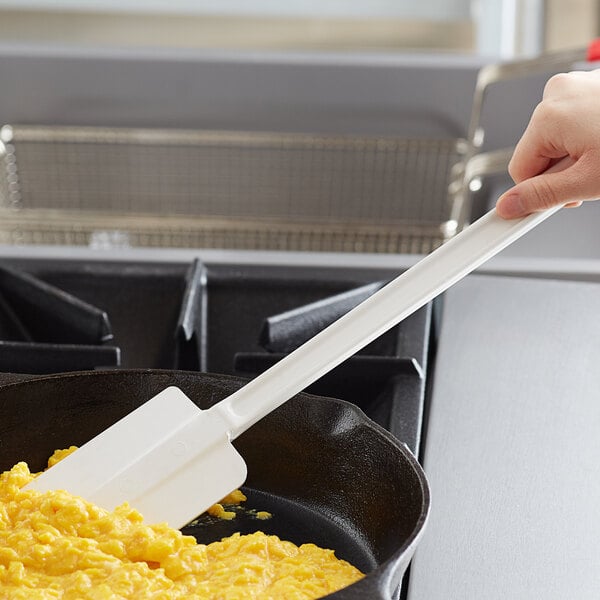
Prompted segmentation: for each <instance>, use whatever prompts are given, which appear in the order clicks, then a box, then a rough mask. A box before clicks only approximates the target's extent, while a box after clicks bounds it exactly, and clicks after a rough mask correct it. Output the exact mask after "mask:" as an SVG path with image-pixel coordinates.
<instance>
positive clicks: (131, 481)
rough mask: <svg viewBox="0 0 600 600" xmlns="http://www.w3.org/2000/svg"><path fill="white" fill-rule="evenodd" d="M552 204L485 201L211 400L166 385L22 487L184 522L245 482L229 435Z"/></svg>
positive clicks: (485, 256)
mask: <svg viewBox="0 0 600 600" xmlns="http://www.w3.org/2000/svg"><path fill="white" fill-rule="evenodd" d="M557 210H558V208H552V209H550V210H547V211H545V212H539V213H534V214H531V215H529V216H527V217H524V218H521V219H516V220H511V221H506V220H504V219H502V218H500V217H499V216H498V215H497V214H496V212H495V209H494V210H492V211H490V212H489V213H487V214H486V215H484V216H483V217H482V218H481V219H479V220H478V221H476V222H475V223H474V224H473V225H471V226H470V227H468V228H467V229H465V230H464V231H463V232H461V233H460V234H458V235H457V236H456V237H454V238H453V239H451V240H450V241H448V242H446V243H445V244H444V245H443V246H441V247H440V248H438V249H437V250H435V251H434V252H432V253H431V254H429V255H428V256H426V257H425V258H424V259H422V260H421V261H420V262H418V263H417V264H416V265H414V266H413V267H412V268H410V269H408V270H407V271H406V272H404V273H403V274H402V275H400V276H399V277H397V278H396V279H394V280H393V281H392V282H390V283H389V284H388V285H386V286H385V287H383V288H382V289H381V290H380V291H378V292H377V293H375V294H374V295H373V296H371V297H370V298H369V299H367V300H365V301H364V302H363V303H362V304H360V305H359V306H357V307H356V308H355V309H353V310H352V311H350V312H349V313H347V314H346V315H344V316H343V317H342V318H340V319H339V320H338V321H336V322H335V323H333V324H332V325H330V326H329V327H327V328H326V329H324V330H323V331H322V332H321V333H319V334H318V335H316V336H315V337H314V338H312V339H310V340H309V341H308V342H306V343H305V344H303V345H302V346H300V347H299V348H298V349H297V350H295V351H294V352H292V353H291V354H289V355H288V356H286V357H285V358H284V359H283V360H281V361H280V362H278V363H277V364H275V365H274V366H273V367H271V368H270V369H269V370H268V371H265V372H264V373H263V374H262V375H260V376H259V377H257V378H256V379H254V380H252V381H251V382H250V383H248V384H246V385H245V386H244V387H242V388H241V389H240V390H238V391H237V392H235V393H234V394H232V395H231V396H229V397H228V398H226V399H225V400H223V401H221V402H219V403H218V404H216V405H214V406H213V407H211V408H210V409H208V410H200V409H199V408H197V407H196V405H195V404H194V403H193V402H192V401H191V400H189V399H188V398H187V397H186V396H185V395H184V394H183V392H181V391H180V390H178V389H177V388H173V387H171V388H168V389H166V390H164V391H163V392H161V393H160V394H159V395H158V396H155V397H154V398H152V399H151V400H149V401H148V402H147V403H145V404H144V405H142V406H141V407H140V408H138V409H137V410H135V411H133V412H132V413H130V414H129V415H128V416H126V417H125V418H124V419H122V420H121V421H119V422H118V423H116V424H115V425H113V426H112V427H110V428H109V429H107V430H106V431H104V432H103V433H101V434H100V435H98V436H97V437H96V438H94V439H93V440H91V441H90V442H88V443H87V444H85V445H83V446H82V447H81V448H80V449H79V450H76V451H75V452H74V453H73V454H71V455H70V456H68V457H67V458H65V459H64V460H62V461H61V462H59V463H58V464H57V465H55V466H54V467H52V468H51V469H49V470H48V471H46V472H45V473H43V474H42V475H40V476H39V477H38V478H37V479H36V480H35V481H34V482H32V483H31V484H29V486H28V487H31V488H34V489H37V490H50V489H66V490H68V491H69V492H71V493H74V494H77V495H80V496H83V497H84V498H86V499H87V500H90V501H93V502H95V503H97V504H99V505H100V506H102V507H104V508H107V509H112V508H114V507H115V506H117V505H119V504H121V503H122V502H125V501H128V502H129V503H130V504H131V505H132V506H133V507H135V508H137V509H138V510H139V511H140V512H141V513H142V514H143V515H144V517H145V519H146V521H147V522H159V521H167V522H168V523H169V525H171V526H173V527H176V528H179V527H182V526H183V525H185V524H186V523H188V522H189V521H191V520H192V519H193V518H195V517H196V516H197V515H199V514H200V513H201V512H203V511H204V510H206V509H207V508H208V507H209V506H210V505H211V504H214V503H215V502H218V501H219V500H220V499H221V498H222V497H223V496H225V495H226V494H227V493H229V492H230V491H232V490H233V489H235V488H237V487H239V486H240V485H241V484H242V483H243V482H244V480H245V478H246V465H245V463H244V460H243V459H242V457H241V456H240V455H239V454H238V453H237V451H236V450H235V449H234V447H233V446H232V444H231V440H233V439H235V438H236V437H237V436H238V435H240V434H241V433H242V432H244V431H245V430H246V429H248V428H249V427H251V426H252V425H253V424H254V423H256V422H257V421H258V420H259V419H262V418H263V417H264V416H265V415H267V414H268V413H269V412H271V411H272V410H274V409H275V408H277V407H278V406H280V405H281V404H283V403H284V402H285V401H286V400H288V399H289V398H291V397H292V396H294V395H295V394H296V393H298V392H300V391H302V390H303V389H304V388H306V387H307V386H308V385H310V384H311V383H313V382H314V381H316V380H317V379H319V378H320V377H321V376H322V375H324V374H325V373H327V372H328V371H330V370H331V369H333V368H334V367H335V366H337V365H338V364H339V363H341V362H342V361H344V360H345V359H347V358H348V357H350V356H351V355H353V354H354V353H356V352H357V351H358V350H360V349H361V348H363V347H364V346H366V345H367V344H369V343H370V342H371V341H373V340H374V339H376V338H377V337H379V336H380V335H381V334H383V333H384V332H386V331H387V330H388V329H390V328H391V327H393V326H394V325H396V324H397V323H399V322H400V321H402V320H403V319H404V318H406V317H408V316H409V315H410V314H412V313H413V312H415V311H416V310H417V309H419V308H420V307H422V306H423V305H424V304H426V303H427V302H429V301H430V300H432V299H433V298H435V297H436V296H437V295H438V294H440V293H441V292H443V291H444V290H446V289H447V288H449V287H450V286H451V285H452V284H454V283H455V282H457V281H458V280H459V279H461V278H462V277H464V276H465V275H467V274H468V273H470V272H471V271H472V270H473V269H475V268H477V267H478V266H480V265H481V264H482V263H484V262H485V261H486V260H488V259H489V258H491V257H492V256H494V255H495V254H497V253H498V252H499V251H500V250H502V249H503V248H505V247H506V246H508V245H509V244H510V243H512V242H514V241H515V240H516V239H518V238H519V237H521V236H522V235H523V234H524V233H526V232H527V231H529V230H530V229H532V228H533V227H535V226H536V225H537V224H538V223H541V222H542V221H544V220H545V219H547V218H548V217H549V216H550V215H552V214H553V213H554V212H556V211H557Z"/></svg>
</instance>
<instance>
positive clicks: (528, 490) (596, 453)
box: [409, 277, 600, 600]
mask: <svg viewBox="0 0 600 600" xmlns="http://www.w3.org/2000/svg"><path fill="white" fill-rule="evenodd" d="M599 306H600V285H597V284H590V283H579V282H556V281H532V280H522V279H512V278H496V277H494V278H491V277H471V278H468V279H466V280H464V281H463V282H461V283H459V284H457V285H456V286H455V287H454V288H452V289H451V290H450V291H449V292H447V293H446V296H445V302H444V308H443V313H442V318H441V323H442V324H441V334H440V342H439V347H438V353H437V358H436V369H435V383H434V389H433V398H432V402H431V411H430V416H429V426H428V430H427V437H426V444H425V448H426V450H425V457H424V465H425V470H426V472H427V474H428V476H429V478H430V482H431V488H432V498H433V502H432V515H431V519H430V523H429V526H428V529H427V531H426V533H425V536H424V538H423V541H422V544H421V545H420V547H419V548H418V550H417V553H416V555H415V559H414V561H413V565H412V569H411V579H410V593H409V600H447V599H448V598H460V599H461V600H481V599H482V598H485V599H486V600H495V599H498V600H500V599H502V600H505V599H506V598H515V599H519V600H521V599H523V600H525V599H527V600H529V599H531V598H544V600H564V599H565V598H577V600H595V599H596V598H598V590H600V568H599V565H600V546H599V544H598V540H599V539H600V515H599V513H598V506H599V505H600V461H599V460H598V459H599V457H600V436H599V435H598V431H600V369H598V364H600V345H599V344H598V340H600V320H599V319H598V307H599Z"/></svg>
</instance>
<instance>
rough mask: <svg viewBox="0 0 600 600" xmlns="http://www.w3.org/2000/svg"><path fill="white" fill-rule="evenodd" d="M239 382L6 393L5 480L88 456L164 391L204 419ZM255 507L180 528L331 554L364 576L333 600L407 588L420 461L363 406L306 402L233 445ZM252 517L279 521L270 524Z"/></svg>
mask: <svg viewBox="0 0 600 600" xmlns="http://www.w3.org/2000/svg"><path fill="white" fill-rule="evenodd" d="M244 383H245V381H244V380H243V379H239V378H234V377H230V376H223V375H210V374H202V373H195V372H185V371H157V370H115V371H106V372H91V371H90V372H80V373H72V374H64V375H54V376H48V377H43V378H36V379H31V380H27V381H22V382H19V383H13V384H8V385H5V386H3V387H0V469H2V470H6V469H8V468H10V467H12V465H13V464H15V463H16V462H18V461H19V460H26V461H27V462H28V463H29V466H30V468H31V469H32V470H39V469H42V468H44V467H45V464H46V461H47V458H48V456H50V454H51V453H52V452H53V451H54V450H55V449H56V448H64V447H68V446H70V445H72V444H74V445H81V444H83V443H84V442H86V441H87V440H88V439H90V438H92V437H94V436H95V435H97V434H98V433H99V432H101V431H103V430H104V429H105V428H106V427H108V426H110V425H111V424H112V423H114V422H115V421H117V420H118V419H120V418H121V417H123V416H124V415H126V414H127V413H129V412H130V411H131V410H133V409H135V408H137V407H138V406H139V405H140V404H142V403H143V402H145V401H146V400H147V399H149V398H151V397H152V396H154V395H155V394H156V393H158V392H159V391H161V390H162V389H164V388H165V387H167V386H168V385H175V386H177V387H179V388H181V389H182V390H183V391H184V393H186V394H187V395H188V396H189V397H190V398H191V399H192V400H193V401H194V402H195V403H196V404H197V405H198V406H199V407H201V408H207V407H209V406H211V405H212V404H214V403H216V402H218V401H219V400H221V399H222V398H225V397H226V396H228V395H229V394H231V393H232V392H233V391H234V390H236V389H238V388H239V387H240V386H241V385H243V384H244ZM235 445H236V448H237V449H238V450H239V451H240V452H241V453H243V456H244V457H245V459H246V462H247V464H248V470H249V476H248V480H247V485H246V486H245V487H244V488H243V491H244V492H245V493H246V494H247V496H248V500H247V502H246V503H245V508H244V509H241V510H240V511H239V512H240V514H238V517H237V518H236V519H234V520H232V521H215V520H214V519H211V518H207V517H202V518H201V519H199V520H198V522H197V524H195V525H194V526H191V527H190V526H188V527H186V528H184V529H183V531H184V532H185V533H187V534H193V535H194V536H195V537H196V538H197V539H198V541H199V542H202V543H209V542H212V541H215V540H219V539H221V538H222V537H224V536H228V535H231V534H232V533H234V532H236V531H240V532H241V533H251V532H253V531H257V530H262V531H264V532H265V533H268V534H275V535H278V536H279V537H280V538H282V539H287V540H290V541H292V542H294V543H296V544H302V543H307V542H312V543H315V544H317V545H319V546H322V547H325V548H332V549H334V550H335V551H336V555H337V556H338V557H340V558H343V559H345V560H347V561H349V562H351V563H352V564H354V565H355V566H357V567H358V568H359V569H361V570H362V571H363V572H365V573H367V574H368V575H367V577H365V578H364V579H363V580H361V581H359V582H357V583H356V584H353V585H351V586H349V587H347V588H345V589H343V590H340V591H338V592H336V593H334V594H332V595H331V596H330V597H332V598H340V599H355V598H356V599H358V598H361V599H365V598H374V599H382V600H388V599H390V598H392V597H393V596H394V594H395V593H396V590H397V589H398V587H399V585H400V581H401V579H402V575H403V574H404V572H405V570H406V568H407V566H408V563H409V561H410V559H411V557H412V555H413V553H414V550H415V547H416V544H417V542H418V540H419V538H420V536H421V534H422V531H423V527H424V525H425V521H426V519H427V515H428V511H429V490H428V485H427V481H426V478H425V475H424V473H423V471H422V469H421V467H420V466H419V465H418V463H417V462H416V460H415V459H414V457H413V456H412V454H411V453H410V452H409V451H408V450H407V448H406V447H405V446H404V445H403V444H401V443H400V442H398V441H397V440H396V439H395V438H394V437H393V436H392V435H391V434H389V433H388V432H386V431H385V430H384V429H382V428H381V427H379V426H377V425H376V424H375V423H373V422H372V421H370V420H369V419H367V418H366V417H365V415H364V414H363V413H362V412H361V411H360V409H358V408H357V407H356V406H354V405H352V404H350V403H347V402H343V401H340V400H334V399H330V398H322V397H319V396H310V395H307V394H298V395H297V396H295V397H294V398H293V399H292V400H290V401H288V402H287V403H286V404H284V405H283V406H282V407H280V408H278V409H277V410H276V411H274V412H273V413H271V414H270V415H268V416H267V417H265V418H264V419H262V420H261V421H260V422H259V423H257V424H256V425H255V426H254V427H252V428H250V429H249V430H248V431H247V432H245V433H244V434H243V435H241V436H240V437H239V438H238V439H237V440H236V443H235ZM255 510H266V511H269V512H271V513H272V514H273V517H272V518H271V519H269V520H267V521H265V520H260V519H257V518H256V515H255V512H254V511H255Z"/></svg>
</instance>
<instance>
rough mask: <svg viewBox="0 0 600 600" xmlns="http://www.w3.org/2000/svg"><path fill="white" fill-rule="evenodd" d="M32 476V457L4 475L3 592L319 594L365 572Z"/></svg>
mask: <svg viewBox="0 0 600 600" xmlns="http://www.w3.org/2000/svg"><path fill="white" fill-rule="evenodd" d="M61 452H63V454H62V455H61V454H60V453H58V454H56V453H55V455H54V456H53V458H51V460H50V461H49V465H51V464H54V462H56V461H57V460H60V458H62V456H64V453H65V452H69V451H61ZM33 477H35V475H33V474H32V473H30V471H29V468H28V467H27V464H26V463H24V462H21V463H18V464H16V465H15V466H14V467H13V468H12V469H11V470H10V471H6V472H4V473H2V474H1V475H0V599H1V600H17V599H19V600H25V599H26V600H50V599H52V600H55V599H60V600H88V599H89V600H108V599H110V600H124V599H136V600H143V599H150V598H152V599H153V600H172V599H183V598H186V599H189V600H208V599H211V600H258V599H261V600H310V599H314V598H320V597H322V596H324V595H326V594H330V593H332V592H334V591H336V590H338V589H341V588H343V587H346V586H347V585H350V584H351V583H353V582H355V581H357V580H358V579H360V578H361V577H363V575H362V573H361V572H360V571H358V569H356V568H354V567H353V566H352V565H350V564H349V563H347V562H345V561H343V560H339V559H337V558H336V557H335V555H334V553H333V551H332V550H324V549H322V548H319V547H317V546H315V545H314V544H304V545H302V546H300V547H298V546H296V545H294V544H292V543H291V542H287V541H282V540H280V539H279V538H278V537H276V536H268V535H265V534H264V533H262V532H256V533H253V534H251V535H240V534H234V535H233V536H231V537H228V538H224V539H223V540H221V541H220V542H214V543H212V544H208V545H204V544H198V543H197V542H196V540H195V539H194V538H193V537H192V536H185V535H183V534H182V533H181V532H179V531H177V530H175V529H171V528H169V527H168V526H167V525H166V524H156V525H145V524H144V523H143V518H142V516H141V515H140V513H138V512H137V511H136V510H134V509H133V508H131V507H129V506H128V505H127V504H124V505H122V506H120V507H118V508H117V509H115V510H114V511H113V512H109V511H106V510H104V509H102V508H100V507H98V506H96V505H94V504H91V503H89V502H86V501H85V500H83V499H82V498H79V497H77V496H73V495H71V494H68V493H67V492H64V491H53V492H37V491H33V490H27V491H25V490H22V489H21V488H22V487H23V486H24V485H26V484H27V483H28V482H29V481H31V480H32V479H33Z"/></svg>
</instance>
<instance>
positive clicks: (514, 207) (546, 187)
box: [496, 156, 600, 219]
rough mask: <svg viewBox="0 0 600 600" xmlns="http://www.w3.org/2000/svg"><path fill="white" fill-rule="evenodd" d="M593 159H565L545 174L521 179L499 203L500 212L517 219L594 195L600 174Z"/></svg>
mask: <svg viewBox="0 0 600 600" xmlns="http://www.w3.org/2000/svg"><path fill="white" fill-rule="evenodd" d="M589 159H590V157H589V156H585V157H581V158H580V159H579V160H577V161H573V160H572V159H563V160H562V161H560V162H559V163H558V164H556V165H555V166H554V167H552V168H550V169H548V170H547V171H545V172H544V173H542V174H540V175H536V176H535V177H530V178H529V179H525V180H524V181H521V182H520V183H518V184H517V185H515V186H514V187H512V188H511V189H510V190H508V191H507V192H505V193H504V194H503V195H502V196H501V197H500V199H499V200H498V202H497V204H496V210H497V212H498V214H499V215H500V216H501V217H503V218H505V219H515V218H518V217H524V216H525V215H528V214H530V213H532V212H538V211H541V210H545V209H547V208H550V207H552V206H557V205H559V204H567V203H571V202H573V203H576V202H577V201H579V200H590V199H591V198H594V197H595V194H598V192H599V191H600V176H599V175H598V173H597V169H596V167H597V165H594V163H593V161H591V160H589Z"/></svg>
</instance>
